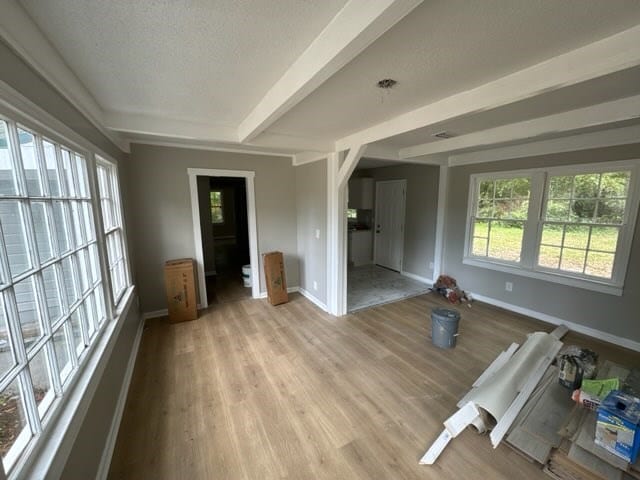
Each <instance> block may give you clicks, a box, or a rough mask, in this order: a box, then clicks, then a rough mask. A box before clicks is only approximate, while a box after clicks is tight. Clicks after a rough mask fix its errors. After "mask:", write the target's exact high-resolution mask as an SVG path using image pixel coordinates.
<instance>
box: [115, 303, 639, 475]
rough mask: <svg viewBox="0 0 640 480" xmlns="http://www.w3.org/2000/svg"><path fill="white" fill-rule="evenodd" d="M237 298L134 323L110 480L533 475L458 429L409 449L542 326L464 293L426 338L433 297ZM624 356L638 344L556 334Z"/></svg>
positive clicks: (632, 357) (530, 468)
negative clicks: (448, 334) (133, 357)
mask: <svg viewBox="0 0 640 480" xmlns="http://www.w3.org/2000/svg"><path fill="white" fill-rule="evenodd" d="M290 298H291V301H290V303H288V304H285V305H281V306H277V307H272V306H270V305H269V304H268V303H267V302H266V300H251V299H248V300H241V301H238V302H231V303H224V304H221V305H219V306H216V307H213V308H212V309H210V310H209V311H208V312H206V313H205V314H203V315H202V316H201V317H200V318H199V319H198V320H196V321H193V322H188V323H182V324H176V325H171V324H169V323H168V322H167V321H166V320H164V319H159V320H152V321H149V322H148V323H147V326H146V327H145V331H144V335H143V339H142V345H141V349H140V353H139V356H138V359H137V363H136V367H135V373H134V376H133V381H132V384H131V389H130V392H129V397H128V400H127V405H126V409H125V415H124V417H123V420H122V424H121V428H120V433H119V436H118V441H117V445H116V451H115V454H114V458H113V462H112V465H111V471H110V475H109V478H110V479H147V478H148V479H154V480H163V479H167V480H168V479H171V480H174V479H194V480H199V479H207V480H210V479H259V480H270V479H351V478H354V479H436V478H437V479H471V478H484V479H487V480H489V479H492V480H493V479H509V480H514V479H521V478H527V479H529V478H532V479H536V478H540V479H543V478H544V479H546V478H548V477H546V475H544V474H543V473H542V472H541V471H540V469H539V468H538V467H536V466H535V465H533V464H531V463H529V462H527V461H526V460H524V459H523V458H522V457H520V456H519V455H518V454H517V453H515V452H514V451H512V450H510V449H509V448H508V447H506V446H504V445H501V446H500V447H499V448H498V449H497V450H493V449H492V448H491V442H490V441H489V438H488V437H486V436H481V435H478V434H476V433H474V432H472V431H470V430H467V431H465V432H464V433H463V434H461V435H460V436H459V437H458V438H456V439H455V440H454V441H453V442H452V443H451V444H450V445H449V447H448V448H447V449H446V450H445V452H444V453H443V455H442V456H441V457H440V458H439V460H438V462H437V463H436V465H434V466H431V467H427V466H420V465H418V459H419V458H420V457H421V456H422V455H423V454H424V452H425V450H426V449H427V447H428V446H429V445H430V444H431V442H432V441H433V440H434V439H435V438H436V436H437V435H438V434H439V433H440V431H441V430H442V422H443V420H445V419H446V418H447V417H448V416H449V415H451V413H453V412H454V411H455V410H456V406H455V404H456V402H457V401H458V399H459V398H460V397H462V396H463V395H464V394H465V393H466V392H467V391H468V389H469V388H470V386H471V384H472V383H473V381H474V380H475V379H476V378H477V377H478V376H479V375H480V374H481V373H482V371H483V370H484V369H485V368H486V367H487V366H488V365H489V363H490V362H491V361H492V360H493V359H494V358H495V357H496V355H497V354H498V353H499V352H501V351H502V350H503V349H505V348H506V347H507V346H508V345H509V344H510V343H511V342H513V341H517V342H522V341H524V339H525V335H526V333H528V332H531V331H535V330H545V331H551V330H552V329H553V327H552V326H550V325H546V324H542V323H540V322H537V321H535V320H531V319H528V318H526V317H522V316H519V315H515V314H511V313H508V312H504V311H502V310H499V309H494V308H492V307H489V306H486V305H483V304H475V305H474V306H473V308H471V309H468V308H467V307H465V306H461V307H457V308H459V310H460V311H461V313H462V320H461V324H460V336H459V338H458V345H457V347H456V348H455V349H453V350H441V349H438V348H436V347H434V346H432V345H431V344H430V320H429V313H430V310H431V308H432V307H433V306H436V305H445V303H444V301H443V300H442V299H440V298H439V297H436V296H434V295H431V294H429V295H422V296H419V297H414V298H410V299H408V300H404V301H402V302H398V303H394V304H388V305H384V306H380V307H377V308H372V309H369V310H364V311H361V312H358V313H355V314H352V315H348V316H345V317H342V318H334V317H331V316H330V315H328V314H325V313H324V312H322V311H321V310H319V309H318V308H317V307H315V306H314V305H313V304H311V303H310V302H309V301H307V300H306V299H305V298H303V297H301V296H299V295H291V297H290ZM564 340H565V343H567V342H570V343H574V344H578V345H583V346H589V347H590V348H593V349H595V350H596V351H598V352H599V353H600V355H601V358H610V359H612V360H615V361H618V362H620V363H623V364H626V365H636V366H637V365H638V364H640V354H637V353H634V352H630V351H626V350H623V349H620V348H617V347H613V346H611V345H609V344H605V343H602V342H599V341H594V340H591V339H587V338H586V337H583V336H581V335H577V334H574V333H570V334H569V335H568V336H567V337H565V339H564Z"/></svg>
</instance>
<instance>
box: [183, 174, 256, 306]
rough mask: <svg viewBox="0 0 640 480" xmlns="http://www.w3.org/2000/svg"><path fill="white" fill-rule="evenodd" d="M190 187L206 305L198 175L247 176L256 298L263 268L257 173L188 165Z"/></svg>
mask: <svg viewBox="0 0 640 480" xmlns="http://www.w3.org/2000/svg"><path fill="white" fill-rule="evenodd" d="M187 175H188V176H189V190H190V193H191V218H192V220H193V237H194V238H193V241H194V244H195V245H194V246H195V252H196V263H197V269H198V289H199V292H200V305H201V307H202V308H207V307H208V303H207V285H206V280H205V274H204V273H205V272H204V252H203V249H202V231H201V229H200V205H199V202H198V183H197V177H198V176H202V177H238V178H244V179H245V188H246V190H247V223H248V227H249V258H250V261H251V284H252V286H251V293H252V295H253V298H258V296H259V295H260V269H259V267H258V265H259V256H258V222H257V219H256V193H255V185H254V178H255V175H256V174H255V172H253V171H247V170H222V169H208V168H187Z"/></svg>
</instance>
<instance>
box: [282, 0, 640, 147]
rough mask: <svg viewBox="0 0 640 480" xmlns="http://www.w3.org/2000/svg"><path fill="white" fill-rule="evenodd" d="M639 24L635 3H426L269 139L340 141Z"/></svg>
mask: <svg viewBox="0 0 640 480" xmlns="http://www.w3.org/2000/svg"><path fill="white" fill-rule="evenodd" d="M638 23H640V2H639V1H637V0H607V1H602V0H562V1H556V0H482V1H469V0H431V1H425V2H424V3H422V5H420V6H419V7H417V8H416V9H415V10H414V11H413V12H411V14H410V15H408V16H407V17H405V18H404V19H403V20H401V21H400V22H398V23H397V24H396V25H395V26H394V27H393V28H392V29H391V30H389V31H388V32H387V33H386V34H384V35H383V36H381V37H380V38H379V39H378V40H377V41H376V42H375V43H373V44H372V45H371V46H370V47H369V48H368V49H367V50H365V51H364V52H363V53H362V54H360V55H359V56H358V57H357V58H356V59H355V60H353V61H352V62H351V63H350V64H349V65H347V66H346V67H344V68H343V69H342V70H341V71H340V72H338V73H337V74H336V75H334V76H333V77H332V78H330V79H329V80H328V81H327V82H325V83H324V85H322V86H321V87H320V88H318V89H317V90H316V91H315V92H313V93H312V94H311V95H309V96H308V97H307V98H306V99H305V100H303V101H302V102H301V103H300V104H298V105H297V106H296V107H294V108H293V109H291V110H290V111H289V112H288V113H287V114H286V115H285V116H284V117H283V118H281V119H280V120H279V121H278V122H276V123H275V124H274V125H273V126H272V128H271V130H272V131H277V132H279V133H286V134H289V135H309V134H310V132H313V134H314V135H315V136H317V137H319V138H325V139H335V138H341V137H344V136H346V135H348V134H350V133H352V132H356V131H358V130H361V129H363V128H365V127H368V126H371V125H375V124H377V123H379V122H381V121H383V120H386V119H388V118H391V117H394V116H396V115H398V114H400V113H403V112H406V111H408V110H411V109H413V108H416V106H418V105H425V104H428V103H432V102H434V101H436V100H439V99H442V98H445V97H447V96H449V95H452V94H455V93H457V92H461V91H464V90H468V89H470V88H472V87H475V86H478V85H482V84H484V83H487V82H489V81H491V80H495V79H497V78H499V77H502V76H504V75H507V74H509V73H512V72H515V71H517V70H520V69H522V68H524V67H527V66H529V65H533V64H536V63H538V62H541V61H543V60H545V59H547V58H551V57H555V56H557V55H559V54H562V53H565V52H567V51H570V50H573V49H575V48H577V47H580V46H583V45H586V44H588V43H591V42H594V41H596V40H599V39H601V38H604V37H607V36H609V35H611V34H613V33H616V32H618V31H621V30H624V29H626V28H629V27H631V26H633V25H636V24H638ZM387 77H391V78H393V79H395V80H397V81H398V85H397V86H396V87H394V88H393V90H392V91H391V92H390V93H389V94H388V95H384V94H383V95H381V92H380V90H379V89H377V88H375V84H376V82H377V81H378V80H380V79H381V78H387Z"/></svg>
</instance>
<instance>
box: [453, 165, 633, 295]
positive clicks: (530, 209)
mask: <svg viewBox="0 0 640 480" xmlns="http://www.w3.org/2000/svg"><path fill="white" fill-rule="evenodd" d="M639 168H640V162H639V161H637V160H628V161H622V162H611V163H600V164H591V165H577V166H566V167H549V168H541V169H535V170H529V171H527V172H526V173H520V172H500V173H489V174H477V175H472V176H471V185H470V211H469V217H468V227H467V247H466V251H465V258H464V263H467V264H471V265H475V266H483V267H487V268H493V269H496V270H502V271H506V272H510V273H515V274H519V275H524V276H532V277H535V278H542V279H546V280H550V281H555V282H557V283H567V284H569V285H572V286H578V287H584V288H590V289H593V290H596V291H603V292H606V293H616V294H620V293H621V292H622V286H623V284H624V277H625V274H626V270H627V264H628V260H629V253H630V249H631V242H632V238H633V232H634V228H635V221H636V217H637V212H638V203H639V200H640V198H639V195H638V183H639V181H640V180H639V179H638V171H639Z"/></svg>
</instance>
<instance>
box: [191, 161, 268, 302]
mask: <svg viewBox="0 0 640 480" xmlns="http://www.w3.org/2000/svg"><path fill="white" fill-rule="evenodd" d="M188 173H189V185H190V189H191V207H192V215H193V226H194V244H195V251H196V263H197V267H198V283H199V285H198V292H199V296H200V308H206V307H207V306H209V305H215V304H220V303H224V302H228V301H235V300H239V299H242V298H248V297H257V296H258V292H259V279H258V248H257V235H256V215H255V191H254V172H245V171H233V170H208V169H188ZM243 267H246V268H243ZM249 272H250V273H249ZM245 284H246V286H245Z"/></svg>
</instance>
